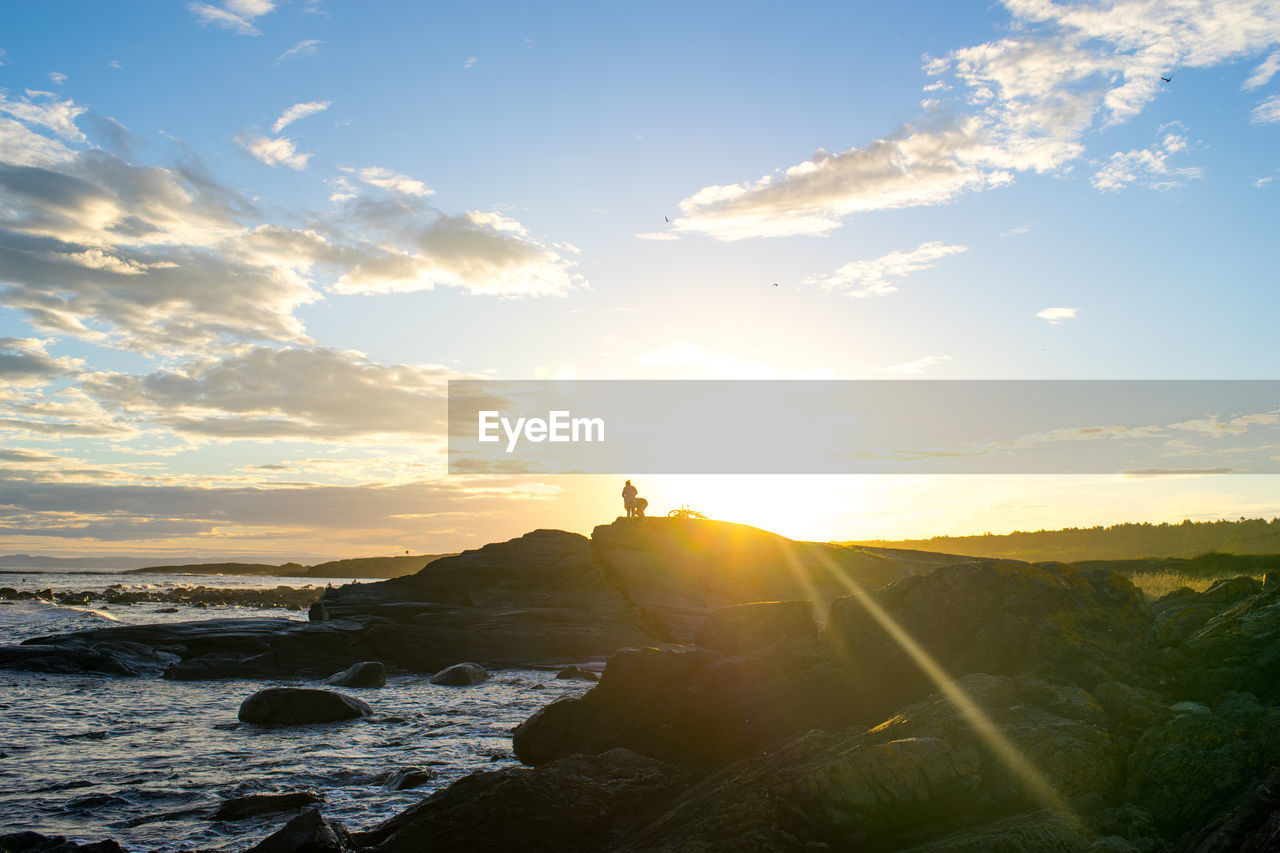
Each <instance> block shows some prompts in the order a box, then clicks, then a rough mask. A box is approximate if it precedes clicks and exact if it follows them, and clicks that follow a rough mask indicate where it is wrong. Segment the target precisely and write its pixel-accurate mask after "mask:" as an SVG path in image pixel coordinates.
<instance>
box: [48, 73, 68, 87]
mask: <svg viewBox="0 0 1280 853" xmlns="http://www.w3.org/2000/svg"><path fill="white" fill-rule="evenodd" d="M49 79H50V80H52V81H53V85H55V86H61V85H62V84H63V83H65V82H67V75H65V74H63V73H61V72H59V71H50V72H49Z"/></svg>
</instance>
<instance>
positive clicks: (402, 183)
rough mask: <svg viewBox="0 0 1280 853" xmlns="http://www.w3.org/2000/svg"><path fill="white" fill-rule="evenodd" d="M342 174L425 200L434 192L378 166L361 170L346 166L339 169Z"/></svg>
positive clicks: (420, 182) (421, 183)
mask: <svg viewBox="0 0 1280 853" xmlns="http://www.w3.org/2000/svg"><path fill="white" fill-rule="evenodd" d="M341 169H342V171H343V172H346V173H347V174H350V175H355V176H356V178H358V179H359V180H360V181H361V182H362V183H365V184H368V185H369V186H371V187H378V188H379V189H384V190H388V191H390V192H394V193H401V194H403V195H409V196H417V197H419V198H425V197H426V196H429V195H433V194H434V193H435V190H433V189H431V188H430V187H428V186H427V185H426V184H424V183H423V182H422V181H419V180H416V179H414V178H410V177H409V176H408V175H401V174H399V173H398V172H393V171H391V170H390V169H383V168H381V167H379V166H366V167H364V168H362V169H352V168H349V167H346V166H343V167H341Z"/></svg>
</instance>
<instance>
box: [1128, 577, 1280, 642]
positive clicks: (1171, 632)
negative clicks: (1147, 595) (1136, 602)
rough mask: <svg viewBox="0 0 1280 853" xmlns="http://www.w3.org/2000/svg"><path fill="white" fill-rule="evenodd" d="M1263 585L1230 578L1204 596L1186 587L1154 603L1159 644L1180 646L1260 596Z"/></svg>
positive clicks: (1247, 580) (1208, 590) (1245, 579)
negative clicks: (1231, 610)
mask: <svg viewBox="0 0 1280 853" xmlns="http://www.w3.org/2000/svg"><path fill="white" fill-rule="evenodd" d="M1262 588H1263V585H1262V584H1261V583H1259V582H1258V581H1256V580H1254V579H1253V578H1248V577H1239V578H1228V579H1226V580H1220V581H1217V582H1215V583H1214V584H1213V585H1212V586H1210V587H1209V588H1208V589H1206V590H1205V591H1204V592H1195V591H1194V590H1192V589H1189V588H1187V587H1183V588H1182V589H1175V590H1174V591H1173V592H1171V593H1168V594H1167V595H1164V596H1161V597H1160V598H1158V599H1156V600H1155V601H1154V602H1152V603H1151V609H1152V610H1153V611H1154V612H1155V613H1156V616H1157V618H1158V620H1159V624H1160V634H1159V642H1160V644H1161V645H1164V646H1171V645H1177V644H1179V643H1181V642H1182V641H1183V640H1185V639H1186V638H1187V637H1189V636H1191V635H1192V634H1194V633H1195V632H1196V631H1199V630H1200V629H1201V628H1202V627H1204V625H1205V623H1207V622H1208V621H1209V620H1210V619H1212V618H1213V617H1215V616H1217V615H1218V614H1219V613H1222V612H1223V611H1224V610H1227V609H1228V608H1230V607H1232V606H1233V605H1235V604H1238V603H1239V602H1240V601H1243V600H1244V599H1246V598H1251V597H1253V596H1254V595H1257V594H1258V593H1259V592H1260V591H1261V590H1262Z"/></svg>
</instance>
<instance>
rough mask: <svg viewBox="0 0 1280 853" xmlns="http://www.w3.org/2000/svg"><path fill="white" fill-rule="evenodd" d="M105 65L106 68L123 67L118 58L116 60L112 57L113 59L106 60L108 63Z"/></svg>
mask: <svg viewBox="0 0 1280 853" xmlns="http://www.w3.org/2000/svg"><path fill="white" fill-rule="evenodd" d="M107 67H108V68H116V69H120V68H124V66H123V65H121V64H120V60H118V59H113V60H111V61H110V62H108V63H107Z"/></svg>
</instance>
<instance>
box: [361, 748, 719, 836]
mask: <svg viewBox="0 0 1280 853" xmlns="http://www.w3.org/2000/svg"><path fill="white" fill-rule="evenodd" d="M694 781H696V777H695V776H693V775H692V774H690V773H689V772H687V771H682V770H679V769H677V768H675V767H672V766H670V765H667V764H663V763H662V762H660V761H654V760H653V759H648V758H643V757H641V756H639V755H636V754H634V753H631V752H627V751H626V750H622V749H618V750H613V751H611V752H607V753H604V754H603V755H597V756H575V757H573V758H567V759H564V760H563V761H557V762H555V763H554V764H548V765H546V766H545V767H539V768H536V769H533V770H529V769H525V768H509V769H505V770H497V771H480V772H477V773H472V774H471V775H470V776H467V777H465V778H463V779H461V780H459V781H457V782H455V783H454V784H452V785H450V786H449V787H448V788H446V789H444V790H442V791H438V792H436V793H435V794H432V795H431V796H430V797H428V798H427V799H425V800H423V801H422V802H421V803H419V804H418V805H416V806H413V807H412V808H410V809H409V810H408V811H405V812H402V813H401V814H399V815H397V816H396V817H394V818H392V819H391V820H389V821H387V822H385V823H383V824H382V825H380V826H377V827H375V828H373V829H372V830H370V831H368V832H361V833H356V834H355V836H354V840H355V841H356V842H357V843H358V844H359V847H360V850H361V851H362V853H417V851H419V850H424V849H430V850H431V851H432V853H454V851H456V853H470V851H474V850H495V851H496V850H502V851H513V853H516V852H517V851H526V852H527V853H540V851H544V850H556V851H561V853H578V851H581V853H594V851H598V850H611V849H616V848H617V846H618V845H619V844H620V843H621V842H622V841H624V840H625V839H627V838H628V837H629V836H630V835H632V834H633V833H634V832H635V831H636V830H637V829H638V828H639V827H641V826H643V825H644V824H645V823H647V822H648V821H649V820H651V819H652V818H653V817H655V816H656V815H657V814H659V813H660V812H661V811H662V810H663V809H665V808H667V807H669V806H670V804H671V803H672V802H673V801H674V799H675V797H676V796H677V795H678V794H679V793H680V792H681V791H683V790H684V789H686V788H687V787H688V786H689V785H690V784H692V783H693V782H694Z"/></svg>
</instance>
